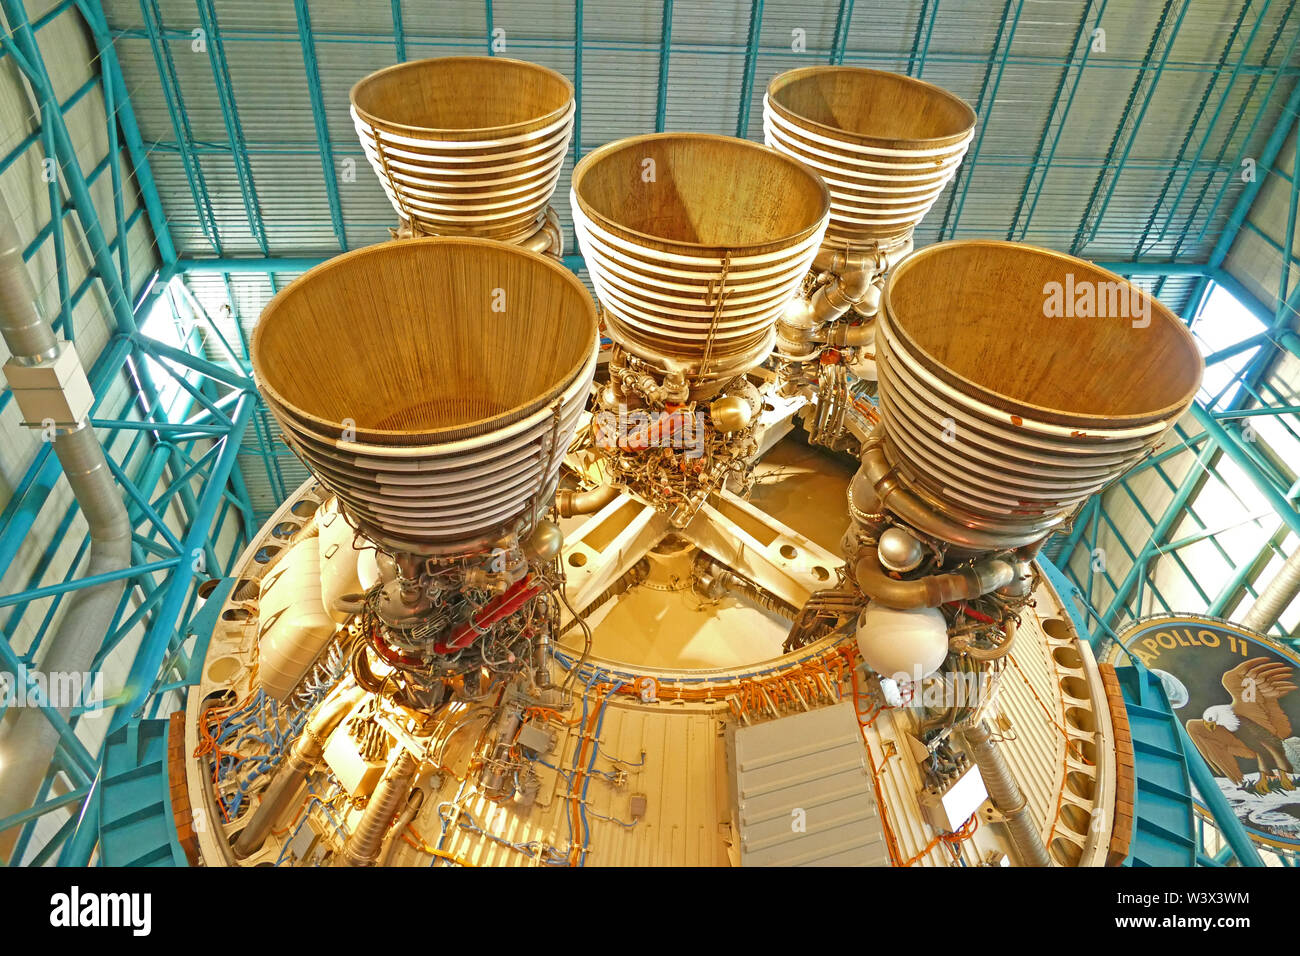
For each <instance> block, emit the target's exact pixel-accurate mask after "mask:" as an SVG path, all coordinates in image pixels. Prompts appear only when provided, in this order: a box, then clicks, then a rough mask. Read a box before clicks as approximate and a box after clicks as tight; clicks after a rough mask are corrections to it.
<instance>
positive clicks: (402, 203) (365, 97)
mask: <svg viewBox="0 0 1300 956" xmlns="http://www.w3.org/2000/svg"><path fill="white" fill-rule="evenodd" d="M351 99H352V121H353V123H354V124H355V126H356V130H357V135H358V137H359V138H360V140H361V147H362V149H363V150H365V154H366V159H367V160H369V162H370V165H371V168H373V169H374V171H375V175H376V176H378V177H379V182H380V184H381V185H382V186H383V188H384V192H385V193H386V194H387V196H388V199H389V202H391V203H392V204H393V208H394V209H395V210H396V211H397V215H398V217H399V219H400V223H401V224H400V226H399V227H398V229H397V230H396V231H395V233H394V235H395V237H396V238H404V237H407V236H422V235H423V236H479V237H481V238H485V239H496V240H498V241H500V242H509V243H515V244H519V245H522V246H524V247H525V248H527V249H530V250H532V251H534V252H543V253H548V254H550V255H553V256H555V257H556V258H559V257H561V256H563V255H564V244H563V237H562V236H561V234H560V223H559V219H558V218H557V217H556V215H555V211H554V210H552V209H551V208H550V206H548V205H547V204H548V203H549V202H550V200H551V195H552V194H553V193H554V192H555V185H556V183H557V182H558V181H559V178H560V167H561V166H563V165H564V158H565V156H566V155H568V149H569V139H570V138H571V136H572V135H573V118H574V113H575V110H576V105H575V103H574V97H573V86H572V84H570V83H569V81H568V80H567V79H565V78H564V77H563V76H562V75H560V74H559V73H556V72H555V71H554V70H548V69H547V68H546V67H543V66H538V65H537V64H535V63H524V62H522V61H520V60H510V59H506V58H504V57H488V56H462V57H443V58H439V59H431V60H415V61H412V62H409V63H399V64H397V65H396V66H390V67H388V68H387V69H383V70H379V71H378V72H376V73H372V74H370V75H369V76H367V77H365V78H364V79H362V80H360V81H359V82H358V83H357V84H356V85H355V86H354V87H353V88H352V95H351Z"/></svg>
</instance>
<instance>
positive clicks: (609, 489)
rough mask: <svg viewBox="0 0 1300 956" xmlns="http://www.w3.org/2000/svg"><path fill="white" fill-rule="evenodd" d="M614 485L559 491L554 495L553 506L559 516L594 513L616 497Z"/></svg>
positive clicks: (567, 516) (569, 516) (616, 492)
mask: <svg viewBox="0 0 1300 956" xmlns="http://www.w3.org/2000/svg"><path fill="white" fill-rule="evenodd" d="M618 492H619V489H618V487H617V486H616V485H597V486H596V487H595V488H592V489H591V490H589V491H567V490H566V491H561V492H560V493H559V494H558V495H556V496H555V507H556V508H557V509H558V510H559V512H560V517H561V518H572V517H574V516H575V515H589V514H595V513H596V512H597V511H599V510H600V509H601V508H603V507H605V505H607V504H609V503H610V502H611V501H613V500H614V499H615V498H617V497H618Z"/></svg>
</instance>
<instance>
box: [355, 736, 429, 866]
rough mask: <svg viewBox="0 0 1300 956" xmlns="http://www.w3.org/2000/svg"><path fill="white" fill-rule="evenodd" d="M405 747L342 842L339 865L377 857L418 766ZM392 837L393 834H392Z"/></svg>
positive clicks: (365, 863) (371, 863) (369, 862)
mask: <svg viewBox="0 0 1300 956" xmlns="http://www.w3.org/2000/svg"><path fill="white" fill-rule="evenodd" d="M418 766H419V765H418V764H417V763H416V761H415V758H414V757H412V756H411V752H410V751H409V750H403V751H402V752H401V754H400V755H399V756H398V758H397V760H396V761H395V762H394V763H393V766H392V767H391V768H389V771H388V773H387V774H385V775H384V779H383V780H381V781H380V782H379V787H378V788H377V789H376V790H375V793H374V796H372V797H371V798H370V802H369V803H367V804H366V809H365V811H364V812H363V813H362V814H361V819H360V821H358V822H357V826H356V829H355V830H353V831H352V834H351V836H349V837H348V842H347V843H345V844H344V845H343V853H342V854H341V857H340V859H339V865H340V866H374V865H375V861H376V860H378V859H379V849H380V847H381V846H382V845H383V842H384V835H385V834H386V833H387V832H388V828H389V826H390V825H391V824H392V822H393V817H395V816H396V815H397V809H398V807H400V806H401V805H402V801H403V800H406V799H407V795H408V794H409V793H410V792H411V782H412V781H413V780H414V779H415V771H416V769H417V768H418ZM394 839H396V837H394Z"/></svg>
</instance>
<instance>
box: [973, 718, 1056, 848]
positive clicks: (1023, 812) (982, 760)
mask: <svg viewBox="0 0 1300 956" xmlns="http://www.w3.org/2000/svg"><path fill="white" fill-rule="evenodd" d="M965 736H966V744H967V746H968V747H969V748H970V751H971V756H972V757H973V758H974V759H975V765H976V766H977V767H979V771H980V776H981V777H982V778H983V779H984V787H985V788H986V789H987V790H988V792H989V799H990V800H992V801H993V806H994V807H996V808H997V810H998V812H999V813H1001V814H1002V817H1003V819H1004V820H1005V821H1006V824H1007V830H1009V831H1010V833H1011V843H1012V845H1013V846H1014V847H1015V851H1016V857H1017V858H1018V859H1019V861H1020V865H1021V866H1050V865H1051V859H1050V858H1049V857H1048V855H1047V847H1045V846H1044V845H1043V837H1042V835H1041V834H1040V833H1039V832H1038V827H1037V826H1035V825H1034V821H1033V819H1032V818H1031V817H1030V815H1029V807H1028V806H1027V805H1026V803H1025V798H1024V795H1023V794H1021V792H1020V787H1019V786H1017V785H1016V780H1015V778H1014V777H1013V776H1011V768H1009V767H1008V766H1007V762H1006V761H1005V760H1004V759H1002V752H1001V751H999V750H998V748H997V745H996V744H995V743H993V741H992V739H991V738H992V734H991V733H990V732H989V728H988V724H986V723H985V722H984V721H980V722H979V723H978V724H975V725H973V726H971V727H967V728H966V731H965Z"/></svg>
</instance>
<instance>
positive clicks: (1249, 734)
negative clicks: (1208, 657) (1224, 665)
mask: <svg viewBox="0 0 1300 956" xmlns="http://www.w3.org/2000/svg"><path fill="white" fill-rule="evenodd" d="M1294 676H1295V675H1294V674H1293V673H1292V671H1291V668H1290V667H1289V666H1288V665H1286V664H1283V663H1280V662H1278V661H1274V660H1272V659H1270V658H1267V657H1252V658H1251V659H1250V660H1247V661H1244V662H1243V663H1241V664H1238V665H1237V666H1236V667H1234V668H1233V669H1232V670H1230V671H1227V672H1226V673H1224V675H1223V688H1224V690H1226V691H1227V692H1228V694H1229V695H1230V696H1231V697H1232V703H1231V704H1215V705H1214V706H1213V707H1207V708H1206V709H1205V713H1204V714H1202V717H1203V719H1202V720H1189V721H1187V734H1188V736H1189V737H1191V738H1192V741H1193V742H1194V743H1195V744H1196V749H1197V750H1199V751H1200V752H1201V756H1203V757H1204V758H1205V762H1206V763H1208V764H1209V765H1210V769H1211V770H1213V771H1214V772H1215V774H1216V775H1217V776H1220V777H1227V778H1228V779H1229V780H1231V781H1232V782H1233V783H1234V784H1236V785H1237V786H1241V784H1242V782H1243V781H1244V780H1245V775H1244V774H1243V773H1242V771H1241V766H1240V765H1239V764H1238V762H1237V761H1238V760H1239V759H1244V760H1254V761H1255V762H1256V764H1257V765H1258V766H1259V780H1258V781H1256V783H1255V792H1256V793H1259V794H1266V793H1269V792H1271V791H1272V790H1274V789H1275V787H1274V784H1276V787H1277V788H1280V789H1282V790H1294V789H1295V783H1294V782H1293V781H1292V780H1291V776H1290V775H1291V774H1293V773H1296V772H1300V767H1297V766H1294V765H1293V764H1292V761H1291V759H1290V758H1289V757H1288V755H1287V752H1286V745H1285V743H1284V741H1285V740H1286V738H1287V737H1289V736H1290V735H1291V721H1290V720H1289V719H1288V718H1287V715H1286V714H1285V713H1284V712H1283V711H1282V707H1281V705H1280V704H1279V703H1278V698H1280V697H1285V696H1286V695H1287V694H1289V693H1291V691H1293V690H1295V689H1296V686H1297V685H1296V684H1295V683H1294V682H1293V681H1294Z"/></svg>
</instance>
